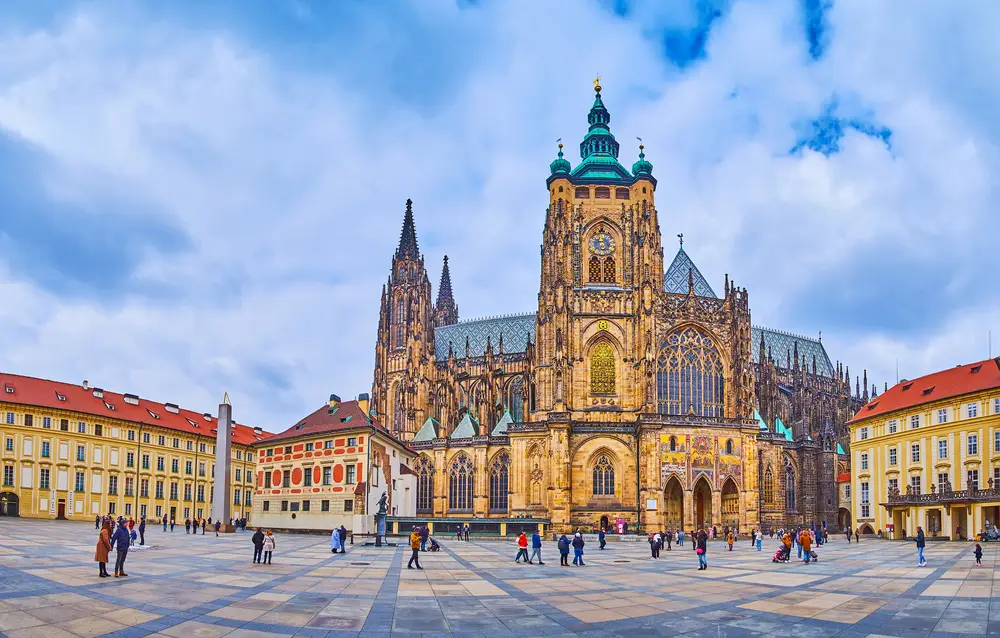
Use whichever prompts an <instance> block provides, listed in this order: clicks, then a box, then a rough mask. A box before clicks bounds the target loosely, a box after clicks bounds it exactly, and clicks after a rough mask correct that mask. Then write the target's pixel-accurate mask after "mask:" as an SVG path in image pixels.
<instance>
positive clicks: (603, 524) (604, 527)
mask: <svg viewBox="0 0 1000 638" xmlns="http://www.w3.org/2000/svg"><path fill="white" fill-rule="evenodd" d="M608 525H609V522H608V517H607V516H602V517H601V529H602V530H604V531H605V532H606V531H608Z"/></svg>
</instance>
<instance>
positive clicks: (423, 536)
mask: <svg viewBox="0 0 1000 638" xmlns="http://www.w3.org/2000/svg"><path fill="white" fill-rule="evenodd" d="M430 535H431V531H430V529H428V528H427V526H426V525H424V526H423V527H421V528H420V551H422V552H426V551H427V537H428V536H430Z"/></svg>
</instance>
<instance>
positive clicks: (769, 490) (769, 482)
mask: <svg viewBox="0 0 1000 638" xmlns="http://www.w3.org/2000/svg"><path fill="white" fill-rule="evenodd" d="M764 502H765V503H767V504H768V505H774V475H773V474H771V466H768V467H767V468H766V469H765V470H764Z"/></svg>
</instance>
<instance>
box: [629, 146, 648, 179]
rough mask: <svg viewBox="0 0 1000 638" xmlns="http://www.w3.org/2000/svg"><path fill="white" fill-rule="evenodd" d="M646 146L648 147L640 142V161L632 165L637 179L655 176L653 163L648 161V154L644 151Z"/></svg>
mask: <svg viewBox="0 0 1000 638" xmlns="http://www.w3.org/2000/svg"><path fill="white" fill-rule="evenodd" d="M644 148H646V147H645V146H643V145H642V144H639V161H637V162H636V163H635V164H633V165H632V174H633V175H635V177H636V179H638V178H640V177H645V178H647V179H652V178H653V165H652V164H650V163H649V162H648V161H646V154H645V153H643V152H642V149H644Z"/></svg>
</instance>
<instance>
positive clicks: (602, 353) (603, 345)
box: [590, 341, 615, 394]
mask: <svg viewBox="0 0 1000 638" xmlns="http://www.w3.org/2000/svg"><path fill="white" fill-rule="evenodd" d="M590 393H591V394H614V393H615V349H614V348H612V347H611V344H610V343H608V342H607V341H602V342H600V343H598V344H597V345H596V346H594V349H593V350H592V351H591V353H590Z"/></svg>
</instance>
